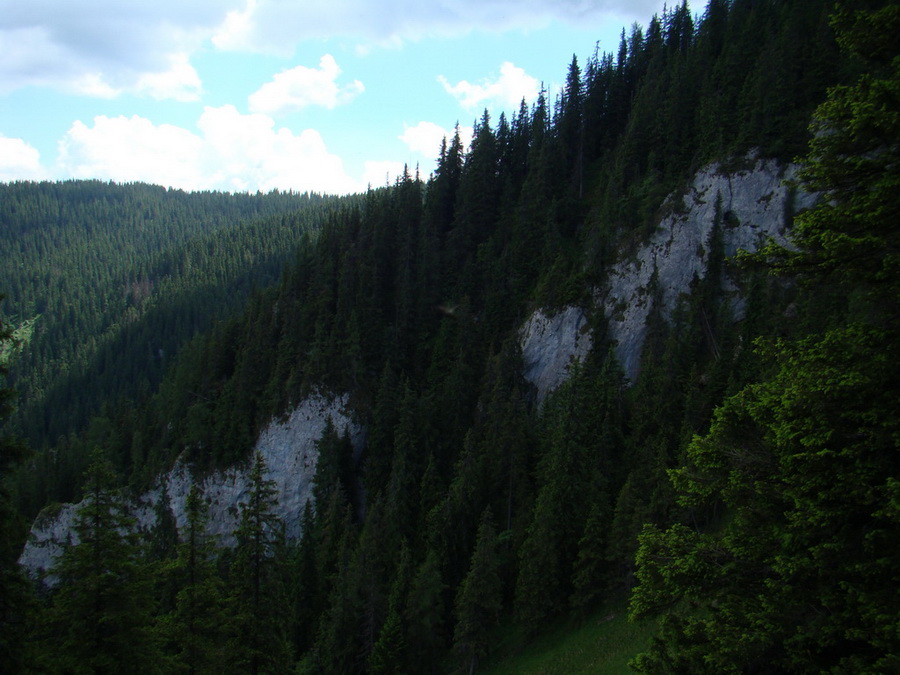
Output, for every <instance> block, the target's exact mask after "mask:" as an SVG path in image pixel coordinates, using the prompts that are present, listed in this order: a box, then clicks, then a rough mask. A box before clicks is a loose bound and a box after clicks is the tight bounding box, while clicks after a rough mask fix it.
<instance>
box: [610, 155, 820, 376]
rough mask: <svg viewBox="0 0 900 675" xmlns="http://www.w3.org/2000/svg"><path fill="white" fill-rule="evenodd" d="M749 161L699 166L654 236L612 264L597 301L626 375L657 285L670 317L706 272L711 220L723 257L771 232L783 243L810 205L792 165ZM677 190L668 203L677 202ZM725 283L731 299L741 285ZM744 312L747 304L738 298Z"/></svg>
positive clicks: (635, 360) (632, 372)
mask: <svg viewBox="0 0 900 675" xmlns="http://www.w3.org/2000/svg"><path fill="white" fill-rule="evenodd" d="M747 164H748V166H746V168H744V169H741V170H738V171H727V170H726V169H725V168H724V167H723V166H722V165H720V164H712V165H710V166H708V167H706V168H705V169H703V170H702V171H700V172H698V173H697V174H696V176H695V177H694V180H693V182H692V184H691V186H690V187H689V189H688V190H687V192H686V193H685V194H684V196H683V198H682V199H681V201H682V202H683V206H682V207H681V208H674V209H673V213H672V214H671V215H669V216H667V217H665V218H663V219H662V221H661V222H660V224H659V227H658V228H657V230H656V232H655V233H654V235H653V236H652V238H651V239H650V241H649V242H647V243H646V244H645V245H643V246H641V247H640V249H639V250H638V251H637V253H636V254H635V255H634V256H632V257H630V258H628V259H626V260H622V261H621V262H619V263H618V264H616V265H614V266H613V268H612V269H611V270H610V271H609V275H608V280H607V283H606V285H605V287H604V288H602V289H600V291H599V292H598V293H597V296H596V300H597V303H598V305H599V306H600V307H601V308H602V309H603V311H604V313H605V315H606V318H607V320H608V325H609V336H610V338H611V339H612V340H615V342H616V355H617V357H618V359H619V361H620V363H621V364H622V367H623V369H624V371H625V374H626V376H627V377H628V378H630V379H632V380H633V379H634V378H635V377H636V376H637V372H638V365H639V362H640V355H641V348H642V346H643V343H644V335H645V331H646V320H647V315H648V314H649V313H650V308H651V302H652V301H653V300H652V298H653V297H654V290H655V292H656V297H657V298H659V301H660V302H661V303H662V307H661V310H662V313H663V316H665V317H668V316H669V314H670V312H671V311H672V309H673V308H674V307H675V305H676V304H677V302H678V300H679V298H680V297H681V296H682V295H683V294H685V293H687V292H689V290H690V288H691V282H692V281H693V279H694V278H695V277H696V278H698V279H702V278H704V277H705V276H706V269H707V262H708V259H709V250H708V247H707V243H708V241H709V236H710V232H711V231H712V229H713V226H714V224H715V223H716V222H717V219H718V221H719V222H720V224H721V227H722V235H723V236H722V239H723V243H724V248H725V251H724V252H725V255H726V257H730V256H733V255H734V254H735V253H737V252H738V251H739V250H741V249H743V250H746V251H755V250H757V249H758V248H759V247H760V245H761V244H764V243H765V242H766V241H767V240H768V239H770V238H771V239H774V240H776V241H778V242H779V243H782V244H784V243H786V239H785V233H786V229H787V228H788V227H789V225H790V223H789V222H788V221H789V220H790V218H791V215H792V214H793V213H796V212H797V211H800V210H803V209H806V208H809V207H810V206H812V204H813V203H814V202H815V199H816V197H815V195H811V194H808V193H804V192H798V193H795V192H794V191H793V190H791V189H790V188H789V186H788V184H787V183H786V179H789V178H791V177H792V175H793V173H794V171H795V169H794V167H788V168H787V169H784V168H783V167H781V166H780V165H779V164H778V163H777V162H775V161H771V160H770V161H763V160H758V161H755V160H752V159H748V160H747ZM678 201H679V200H678V199H677V197H675V196H673V197H672V198H670V199H669V202H668V203H669V204H673V205H674V204H677V203H678ZM723 283H724V286H725V290H726V291H727V292H729V293H731V294H732V297H733V299H734V300H739V299H738V298H737V296H736V289H735V287H734V285H733V284H732V283H731V281H730V280H729V279H728V278H727V276H726V278H725V279H724V281H723ZM733 307H734V309H735V313H736V315H737V316H738V317H739V316H740V313H741V310H742V306H741V304H740V302H735V303H734V304H733Z"/></svg>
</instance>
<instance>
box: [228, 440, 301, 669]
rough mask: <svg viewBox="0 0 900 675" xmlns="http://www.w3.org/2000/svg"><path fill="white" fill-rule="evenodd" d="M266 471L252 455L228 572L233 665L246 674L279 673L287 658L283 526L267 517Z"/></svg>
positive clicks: (269, 487)
mask: <svg viewBox="0 0 900 675" xmlns="http://www.w3.org/2000/svg"><path fill="white" fill-rule="evenodd" d="M266 471H267V469H266V464H265V461H264V460H263V457H262V455H261V454H259V453H256V454H255V455H254V457H253V464H252V466H251V469H250V476H249V481H250V486H249V494H248V498H247V502H246V503H245V504H242V505H241V517H240V524H239V525H238V529H237V531H236V532H235V537H236V539H237V545H236V546H235V549H234V555H233V561H232V563H231V569H230V570H229V586H230V588H229V598H228V602H229V614H231V616H232V622H233V624H232V630H233V631H234V633H233V636H232V637H233V640H234V654H233V664H235V665H237V666H238V667H239V668H241V669H242V670H244V671H245V672H249V673H258V672H283V671H284V670H285V669H286V667H287V663H288V659H289V658H290V648H289V644H288V637H287V636H288V635H289V632H290V627H289V625H288V617H289V610H288V604H287V597H286V594H285V585H284V581H285V579H284V570H283V565H284V562H285V554H284V552H283V551H282V550H281V549H283V547H284V531H283V530H284V526H283V524H282V523H281V522H280V521H279V520H278V518H277V517H276V516H275V514H274V513H273V509H274V507H275V505H276V497H275V483H274V481H272V480H270V479H267V478H266V477H265V474H266Z"/></svg>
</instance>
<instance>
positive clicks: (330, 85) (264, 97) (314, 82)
mask: <svg viewBox="0 0 900 675" xmlns="http://www.w3.org/2000/svg"><path fill="white" fill-rule="evenodd" d="M340 74H341V69H340V67H339V66H338V64H337V62H336V61H335V60H334V57H333V56H331V54H325V55H324V56H323V57H322V58H321V59H320V60H319V67H318V68H307V67H306V66H296V67H295V68H291V69H290V70H284V71H282V72H280V73H278V74H277V75H275V76H274V77H273V78H272V81H271V82H266V83H265V84H264V85H263V86H262V87H260V88H259V89H258V90H257V91H255V92H254V93H252V94H251V95H250V97H249V98H248V103H249V105H250V110H251V111H253V112H262V113H268V114H279V113H286V112H293V111H297V110H302V109H303V108H305V107H307V106H310V105H318V106H322V107H324V108H328V109H329V110H330V109H331V108H334V107H336V106H338V105H341V104H344V103H348V102H349V101H351V100H353V99H354V98H356V97H357V96H358V95H359V94H361V93H362V92H363V91H364V90H365V87H364V86H363V83H362V82H360V81H359V80H354V81H353V82H350V83H349V84H345V85H338V83H337V79H338V76H339V75H340Z"/></svg>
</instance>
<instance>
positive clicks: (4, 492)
mask: <svg viewBox="0 0 900 675" xmlns="http://www.w3.org/2000/svg"><path fill="white" fill-rule="evenodd" d="M2 299H3V296H0V301H2ZM10 341H11V334H10V331H9V330H7V328H6V326H5V325H4V324H3V322H2V321H0V353H3V351H4V350H5V348H6V346H7V345H8V344H9V342H10ZM5 376H6V364H5V363H3V362H2V360H0V377H5ZM13 397H14V392H13V391H12V390H11V389H8V388H6V387H0V424H2V425H4V426H5V423H6V418H7V416H8V415H9V414H10V412H11V411H12V400H13ZM5 432H6V430H5V429H4V433H3V435H2V436H0V663H3V664H5V666H4V668H6V669H7V670H8V672H10V673H18V672H20V671H21V670H22V669H23V668H24V666H25V663H24V661H25V653H24V652H25V634H26V632H27V630H28V619H29V615H30V612H31V611H33V610H34V609H35V607H34V598H33V597H32V593H31V584H30V582H29V581H28V580H27V579H26V578H25V575H24V574H23V573H22V570H21V568H20V567H19V564H18V555H19V551H20V548H21V544H22V540H23V538H24V535H25V527H24V522H23V521H22V519H21V517H20V516H19V514H18V513H16V510H15V507H14V505H13V499H12V494H11V491H10V475H11V473H12V471H13V470H14V469H15V468H16V467H17V466H18V465H19V464H21V463H22V462H23V461H24V460H25V458H26V456H27V454H28V449H27V447H26V446H25V444H24V443H23V442H22V441H20V440H18V439H16V438H14V437H11V436H9V435H7V434H6V433H5Z"/></svg>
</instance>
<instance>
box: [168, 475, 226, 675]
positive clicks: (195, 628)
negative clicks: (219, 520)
mask: <svg viewBox="0 0 900 675" xmlns="http://www.w3.org/2000/svg"><path fill="white" fill-rule="evenodd" d="M185 507H186V515H187V522H186V523H185V526H184V529H183V531H182V540H181V542H180V543H179V544H178V547H177V557H176V558H175V559H174V560H173V561H171V563H170V564H169V565H168V567H167V569H166V574H167V575H168V576H170V577H171V578H172V579H173V580H174V583H175V585H176V587H177V588H178V590H177V593H176V596H175V607H174V608H173V610H172V612H171V613H170V614H168V615H166V616H165V617H163V619H162V621H161V629H162V631H161V632H162V634H163V636H164V638H165V639H166V640H167V642H168V643H169V644H170V645H172V647H173V651H174V654H173V656H174V662H173V666H172V667H173V669H177V670H178V671H179V672H187V673H191V674H193V673H198V672H199V673H205V672H214V671H221V670H223V669H225V668H226V667H227V663H228V662H227V657H228V653H227V650H226V645H225V642H226V639H227V635H228V634H227V625H228V620H227V616H228V615H227V612H226V604H225V600H226V598H225V589H224V584H223V582H222V580H221V578H220V576H219V574H218V570H217V569H216V565H215V563H216V555H217V551H216V549H215V546H214V543H213V540H212V538H211V537H210V536H209V535H208V534H207V533H206V523H207V511H208V509H207V506H206V503H205V502H204V500H203V495H202V493H201V492H200V489H199V488H198V487H197V485H196V484H195V485H192V486H191V489H190V492H189V493H188V497H187V501H186V503H185Z"/></svg>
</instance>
